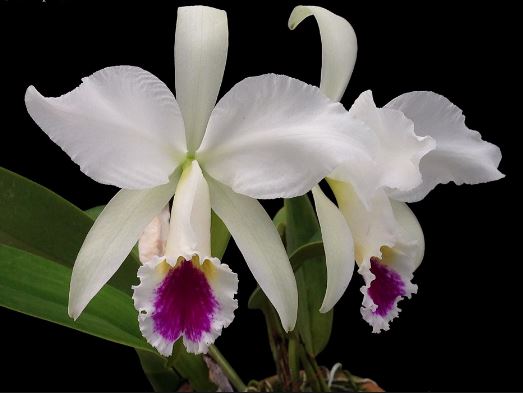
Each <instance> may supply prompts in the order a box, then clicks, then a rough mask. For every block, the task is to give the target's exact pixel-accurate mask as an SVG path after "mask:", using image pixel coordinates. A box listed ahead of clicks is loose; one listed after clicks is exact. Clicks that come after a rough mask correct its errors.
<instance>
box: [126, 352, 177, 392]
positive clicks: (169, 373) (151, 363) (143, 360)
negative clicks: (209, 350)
mask: <svg viewBox="0 0 523 393" xmlns="http://www.w3.org/2000/svg"><path fill="white" fill-rule="evenodd" d="M136 353H137V354H138V357H139V358H140V364H141V365H142V369H143V371H144V373H145V376H146V377H147V379H148V380H149V382H150V384H151V386H152V387H153V389H154V391H155V392H174V391H177V390H178V389H179V388H180V386H181V384H182V378H181V377H180V375H178V373H177V372H176V371H174V370H173V369H172V368H170V367H168V366H167V359H166V358H164V357H163V356H160V355H157V354H155V353H153V352H149V351H143V350H141V349H137V350H136Z"/></svg>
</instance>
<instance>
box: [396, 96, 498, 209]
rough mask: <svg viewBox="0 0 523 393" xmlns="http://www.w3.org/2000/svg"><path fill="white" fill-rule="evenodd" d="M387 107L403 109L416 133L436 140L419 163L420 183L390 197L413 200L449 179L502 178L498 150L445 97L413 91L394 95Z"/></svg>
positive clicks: (468, 181) (469, 181) (479, 180)
mask: <svg viewBox="0 0 523 393" xmlns="http://www.w3.org/2000/svg"><path fill="white" fill-rule="evenodd" d="M386 108H392V109H395V110H400V111H402V112H403V113H404V114H405V116H407V117H408V118H409V119H411V120H412V121H413V122H414V132H415V133H416V134H417V135H419V136H425V135H427V136H430V137H431V138H433V139H434V140H435V141H436V148H435V150H433V151H431V152H430V153H428V154H427V155H426V156H424V157H423V159H422V160H421V163H420V170H421V174H422V177H423V183H422V184H420V185H419V186H418V187H416V188H415V189H413V190H410V191H406V192H401V190H397V191H392V192H391V193H390V196H391V197H392V198H394V199H397V200H400V201H404V202H416V201H419V200H421V199H423V198H424V197H425V196H426V195H427V194H428V193H429V192H430V191H431V190H432V189H433V188H434V187H436V186H437V185H438V184H445V183H448V182H450V181H452V182H454V183H456V184H458V185H459V184H464V183H465V184H477V183H484V182H489V181H494V180H499V179H501V178H503V177H504V175H503V174H502V173H501V172H500V171H499V170H498V169H497V168H498V165H499V163H500V161H501V151H500V149H499V148H498V147H497V146H496V145H493V144H492V143H489V142H486V141H484V140H482V139H481V134H480V133H479V132H477V131H473V130H471V129H469V128H468V127H467V126H466V125H465V116H463V113H462V111H461V109H459V108H458V107H457V106H455V105H454V104H452V103H451V102H450V101H449V100H448V99H447V98H445V97H443V96H441V95H438V94H435V93H432V92H428V91H413V92H410V93H406V94H402V95H401V96H399V97H396V98H395V99H393V100H392V101H391V102H389V103H388V104H387V105H386Z"/></svg>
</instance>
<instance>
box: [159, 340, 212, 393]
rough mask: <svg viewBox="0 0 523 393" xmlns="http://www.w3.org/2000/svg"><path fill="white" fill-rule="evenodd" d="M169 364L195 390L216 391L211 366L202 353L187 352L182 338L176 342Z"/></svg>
mask: <svg viewBox="0 0 523 393" xmlns="http://www.w3.org/2000/svg"><path fill="white" fill-rule="evenodd" d="M167 364H168V365H170V366H173V367H174V368H175V369H176V371H178V372H179V373H180V375H181V376H182V377H184V378H185V379H187V380H188V381H189V382H190V383H191V386H192V388H193V390H194V391H197V392H211V391H212V392H214V391H216V385H215V384H214V383H212V382H211V380H210V379H209V368H208V367H207V364H205V361H204V360H203V357H202V355H194V354H192V353H187V351H186V350H185V347H184V346H183V343H182V339H178V341H176V343H174V347H173V353H172V355H171V357H170V358H169V360H168V362H167Z"/></svg>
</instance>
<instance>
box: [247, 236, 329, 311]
mask: <svg viewBox="0 0 523 393" xmlns="http://www.w3.org/2000/svg"><path fill="white" fill-rule="evenodd" d="M324 255H325V252H324V250H323V242H321V241H313V242H310V243H307V244H305V245H303V246H301V247H300V248H298V249H297V250H296V251H294V253H293V254H292V255H291V256H290V257H289V260H290V262H291V266H292V270H293V271H294V272H296V271H297V270H298V269H299V268H300V267H301V266H302V265H303V264H304V263H307V264H308V263H320V262H317V261H318V257H322V256H324ZM262 296H264V294H263V291H262V290H261V288H260V287H257V288H256V289H255V290H254V292H253V293H252V295H251V297H250V298H249V304H248V307H249V308H250V309H252V310H257V309H262V306H263V304H262V303H261V302H262V301H263V299H264V298H263V297H262ZM265 299H267V298H265Z"/></svg>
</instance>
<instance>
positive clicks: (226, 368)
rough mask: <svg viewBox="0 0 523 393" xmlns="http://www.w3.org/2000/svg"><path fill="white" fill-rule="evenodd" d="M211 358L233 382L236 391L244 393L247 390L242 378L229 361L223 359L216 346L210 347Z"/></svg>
mask: <svg viewBox="0 0 523 393" xmlns="http://www.w3.org/2000/svg"><path fill="white" fill-rule="evenodd" d="M209 356H210V357H212V358H213V360H214V361H215V362H216V363H217V364H218V365H219V366H220V368H221V369H222V371H223V373H224V374H225V375H226V376H227V378H228V379H229V381H231V384H232V385H233V386H234V387H235V388H236V390H238V391H239V392H244V391H245V390H246V389H247V386H246V385H245V384H244V383H243V381H242V380H241V378H240V376H239V375H238V374H237V373H236V371H234V369H233V368H232V366H231V365H230V364H229V362H228V361H227V359H225V358H224V357H223V355H222V354H221V352H220V351H219V350H218V348H216V346H215V345H211V346H210V347H209Z"/></svg>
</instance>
